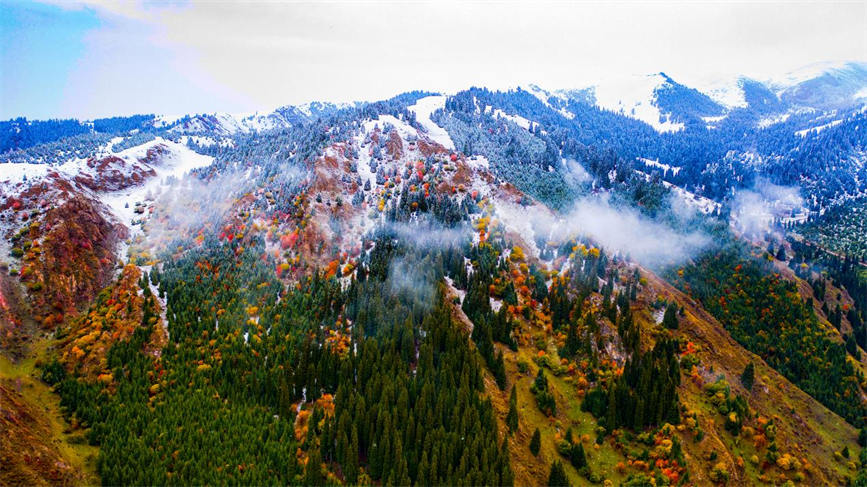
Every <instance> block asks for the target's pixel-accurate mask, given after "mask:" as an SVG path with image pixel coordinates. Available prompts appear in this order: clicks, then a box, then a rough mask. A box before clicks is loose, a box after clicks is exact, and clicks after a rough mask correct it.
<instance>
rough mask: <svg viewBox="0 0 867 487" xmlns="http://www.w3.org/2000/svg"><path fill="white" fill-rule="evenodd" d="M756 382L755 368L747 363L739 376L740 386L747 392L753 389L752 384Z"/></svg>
mask: <svg viewBox="0 0 867 487" xmlns="http://www.w3.org/2000/svg"><path fill="white" fill-rule="evenodd" d="M755 380H756V368H755V366H754V365H753V363H752V362H750V363H748V364H747V366H746V367H745V368H744V371H743V373H742V374H741V384H743V386H744V388H745V389H746V390H748V391H751V390H752V389H753V383H754V382H755Z"/></svg>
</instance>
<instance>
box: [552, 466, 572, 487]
mask: <svg viewBox="0 0 867 487" xmlns="http://www.w3.org/2000/svg"><path fill="white" fill-rule="evenodd" d="M548 487H569V479H567V478H566V470H565V469H564V468H563V464H562V463H560V461H559V460H555V461H554V463H552V464H551V473H549V474H548Z"/></svg>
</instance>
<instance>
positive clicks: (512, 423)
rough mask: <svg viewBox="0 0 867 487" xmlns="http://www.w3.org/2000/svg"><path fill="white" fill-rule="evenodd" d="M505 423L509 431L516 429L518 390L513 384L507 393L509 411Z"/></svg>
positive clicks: (512, 431)
mask: <svg viewBox="0 0 867 487" xmlns="http://www.w3.org/2000/svg"><path fill="white" fill-rule="evenodd" d="M506 425H507V426H508V427H509V433H514V432H515V431H517V430H518V391H517V387H516V386H514V385H513V386H512V392H511V393H510V394H509V413H508V414H507V415H506Z"/></svg>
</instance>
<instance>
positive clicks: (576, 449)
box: [569, 443, 587, 470]
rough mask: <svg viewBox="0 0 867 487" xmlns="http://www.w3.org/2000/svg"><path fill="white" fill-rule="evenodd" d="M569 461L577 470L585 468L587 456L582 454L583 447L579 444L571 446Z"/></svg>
mask: <svg viewBox="0 0 867 487" xmlns="http://www.w3.org/2000/svg"><path fill="white" fill-rule="evenodd" d="M569 461H570V462H572V465H573V466H574V467H575V468H576V469H579V470H580V469H581V468H583V467H586V466H587V454H586V453H585V452H584V446H583V445H582V444H581V443H576V444H574V445H572V450H571V451H570V452H569Z"/></svg>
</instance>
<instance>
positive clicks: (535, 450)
mask: <svg viewBox="0 0 867 487" xmlns="http://www.w3.org/2000/svg"><path fill="white" fill-rule="evenodd" d="M540 448H542V433H540V432H539V428H536V431H534V432H533V438H531V439H530V453H532V454H533V456H534V457H535V456H539V449H540Z"/></svg>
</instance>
